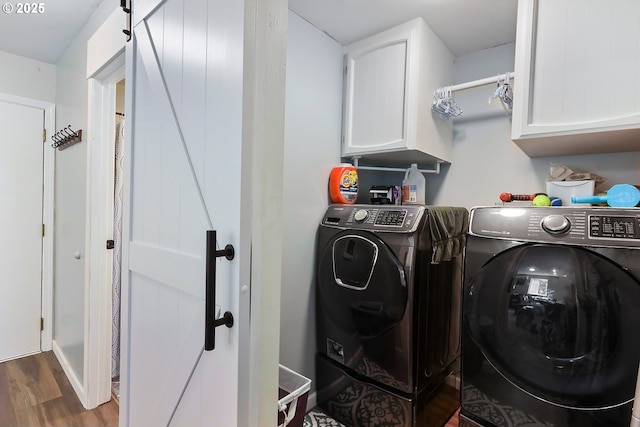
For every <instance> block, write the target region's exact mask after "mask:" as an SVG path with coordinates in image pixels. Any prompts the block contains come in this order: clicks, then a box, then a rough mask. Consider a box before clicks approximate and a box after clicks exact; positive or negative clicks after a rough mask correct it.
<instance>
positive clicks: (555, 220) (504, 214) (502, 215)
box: [469, 206, 640, 248]
mask: <svg viewBox="0 0 640 427" xmlns="http://www.w3.org/2000/svg"><path fill="white" fill-rule="evenodd" d="M469 233H470V234H471V235H475V236H483V237H492V238H500V239H508V240H520V241H533V242H557V243H569V244H571V243H573V244H580V245H593V246H622V247H638V248H640V208H627V209H617V208H605V207H590V206H589V207H586V208H583V207H575V206H567V207H549V208H547V207H521V208H520V207H481V208H474V209H472V210H471V216H470V224H469Z"/></svg>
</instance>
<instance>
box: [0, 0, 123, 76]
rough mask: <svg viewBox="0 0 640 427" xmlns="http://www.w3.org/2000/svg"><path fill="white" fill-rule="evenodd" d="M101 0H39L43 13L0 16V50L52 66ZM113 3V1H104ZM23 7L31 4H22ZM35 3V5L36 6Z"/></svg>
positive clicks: (4, 14)
mask: <svg viewBox="0 0 640 427" xmlns="http://www.w3.org/2000/svg"><path fill="white" fill-rule="evenodd" d="M101 1H102V0H53V1H42V0H40V4H42V5H43V6H44V11H43V13H29V14H24V13H23V14H19V13H17V10H16V5H17V4H18V2H16V1H13V0H10V1H9V2H4V1H3V2H2V3H3V4H4V5H6V4H10V5H12V6H13V11H12V12H11V13H6V12H5V11H4V7H3V12H2V13H0V50H3V51H5V52H10V53H14V54H16V55H20V56H26V57H27V58H32V59H37V60H38V61H42V62H48V63H50V64H55V63H56V62H57V61H58V59H59V58H60V56H62V53H63V52H64V51H65V49H66V48H67V46H68V45H69V43H71V40H73V38H74V37H75V35H76V34H78V32H79V31H80V29H81V28H82V27H83V26H84V24H85V23H86V22H87V20H88V19H89V17H90V16H91V15H92V14H93V12H95V10H96V9H97V8H98V5H99V4H100V2H101ZM108 1H114V0H108ZM23 4H25V5H26V4H29V5H31V4H33V3H30V2H29V3H27V2H24V3H23ZM36 4H38V3H36Z"/></svg>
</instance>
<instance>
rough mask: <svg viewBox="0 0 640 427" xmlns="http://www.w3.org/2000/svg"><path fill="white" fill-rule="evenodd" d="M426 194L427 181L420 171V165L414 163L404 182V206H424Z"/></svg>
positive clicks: (405, 175)
mask: <svg viewBox="0 0 640 427" xmlns="http://www.w3.org/2000/svg"><path fill="white" fill-rule="evenodd" d="M426 193H427V180H426V179H425V178H424V175H422V172H420V170H419V169H418V165H417V164H416V163H413V164H412V165H411V167H410V168H409V169H407V171H406V172H405V174H404V179H403V180H402V204H403V205H424V204H425V203H426V202H425V197H426Z"/></svg>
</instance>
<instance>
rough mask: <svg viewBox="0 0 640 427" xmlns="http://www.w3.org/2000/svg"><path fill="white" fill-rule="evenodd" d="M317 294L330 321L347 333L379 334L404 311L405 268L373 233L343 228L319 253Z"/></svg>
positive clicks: (391, 324)
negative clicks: (343, 230) (344, 229)
mask: <svg viewBox="0 0 640 427" xmlns="http://www.w3.org/2000/svg"><path fill="white" fill-rule="evenodd" d="M317 268H318V283H317V285H318V298H319V303H320V305H321V307H322V308H323V309H324V312H325V313H326V315H327V316H328V317H330V318H331V320H332V323H333V324H334V325H335V326H336V327H337V328H340V329H341V330H342V331H343V332H344V333H346V334H347V335H351V336H354V335H357V336H359V337H360V338H374V337H378V336H380V335H382V334H384V333H385V332H387V331H388V330H389V329H391V328H392V327H393V326H394V325H395V324H396V323H398V322H399V321H400V320H401V319H402V316H403V314H404V310H405V306H406V303H407V284H406V280H405V274H404V269H403V267H402V265H401V264H400V262H399V261H398V259H397V258H396V256H395V255H394V254H393V252H392V251H391V250H390V249H389V247H388V246H387V245H386V244H385V243H384V242H383V241H382V240H380V239H379V238H378V237H376V236H375V235H373V234H371V233H364V232H362V233H361V232H354V231H345V232H342V233H339V234H337V235H336V236H335V237H334V238H333V239H331V240H330V241H329V242H328V244H327V245H326V246H325V247H324V248H323V250H322V252H321V253H320V256H319V258H318V267H317Z"/></svg>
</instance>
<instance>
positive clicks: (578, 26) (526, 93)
mask: <svg viewBox="0 0 640 427" xmlns="http://www.w3.org/2000/svg"><path fill="white" fill-rule="evenodd" d="M518 6H519V7H518V29H517V39H516V64H515V71H516V79H517V81H516V84H515V94H514V95H515V96H514V109H513V132H512V139H514V140H515V141H516V143H518V145H520V147H521V148H522V149H523V150H524V151H525V152H526V153H527V154H529V155H531V156H545V155H564V154H581V153H594V152H606V151H611V152H613V151H630V150H637V149H638V148H636V147H635V146H636V145H637V144H636V143H635V141H637V138H638V135H639V133H640V132H638V128H640V43H638V40H640V20H639V19H638V16H640V2H638V1H637V0H592V1H590V2H585V1H584V0H520V1H519V5H518Z"/></svg>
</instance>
